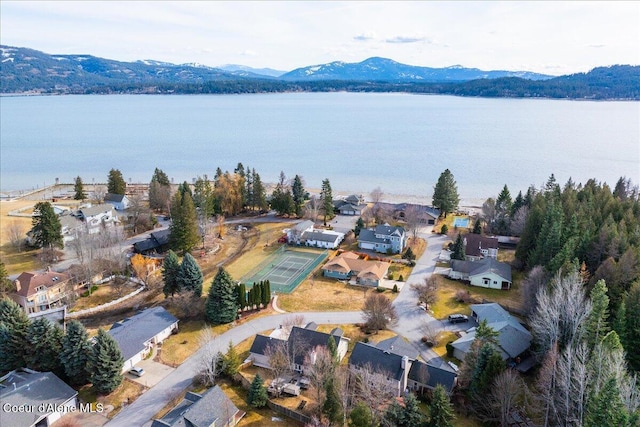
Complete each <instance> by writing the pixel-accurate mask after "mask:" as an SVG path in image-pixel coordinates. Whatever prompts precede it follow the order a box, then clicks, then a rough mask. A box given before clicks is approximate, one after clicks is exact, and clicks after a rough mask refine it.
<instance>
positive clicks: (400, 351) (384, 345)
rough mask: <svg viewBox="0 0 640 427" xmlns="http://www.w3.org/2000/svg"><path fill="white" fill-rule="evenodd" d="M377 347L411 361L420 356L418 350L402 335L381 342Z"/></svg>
mask: <svg viewBox="0 0 640 427" xmlns="http://www.w3.org/2000/svg"><path fill="white" fill-rule="evenodd" d="M376 347H378V348H379V349H380V350H382V351H386V352H389V353H394V354H397V355H400V356H408V357H409V358H410V359H415V358H417V357H418V354H419V352H418V350H417V349H416V348H415V347H414V346H413V345H411V343H409V342H407V341H406V340H405V339H404V338H403V337H401V336H400V335H396V336H395V337H392V338H388V339H386V340H383V341H380V342H379V343H378V344H376Z"/></svg>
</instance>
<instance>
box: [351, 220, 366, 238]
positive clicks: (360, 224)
mask: <svg viewBox="0 0 640 427" xmlns="http://www.w3.org/2000/svg"><path fill="white" fill-rule="evenodd" d="M363 228H364V220H363V219H362V217H358V220H357V221H356V226H355V228H354V229H353V234H355V235H356V237H357V236H359V235H360V231H362V229H363Z"/></svg>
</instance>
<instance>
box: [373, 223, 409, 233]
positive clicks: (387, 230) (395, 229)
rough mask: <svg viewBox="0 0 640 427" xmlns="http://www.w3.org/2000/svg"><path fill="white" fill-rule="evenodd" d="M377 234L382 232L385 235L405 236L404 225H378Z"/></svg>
mask: <svg viewBox="0 0 640 427" xmlns="http://www.w3.org/2000/svg"><path fill="white" fill-rule="evenodd" d="M375 233H376V234H381V235H383V236H391V235H397V236H404V228H402V227H393V226H391V225H389V224H382V225H377V226H376V229H375Z"/></svg>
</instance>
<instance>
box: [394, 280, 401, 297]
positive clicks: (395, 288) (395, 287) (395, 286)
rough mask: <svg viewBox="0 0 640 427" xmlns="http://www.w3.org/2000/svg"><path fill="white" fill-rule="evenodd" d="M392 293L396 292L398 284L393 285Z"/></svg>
mask: <svg viewBox="0 0 640 427" xmlns="http://www.w3.org/2000/svg"><path fill="white" fill-rule="evenodd" d="M400 277H402V276H400ZM393 293H394V294H397V293H398V285H396V284H394V285H393Z"/></svg>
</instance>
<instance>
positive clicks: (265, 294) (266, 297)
mask: <svg viewBox="0 0 640 427" xmlns="http://www.w3.org/2000/svg"><path fill="white" fill-rule="evenodd" d="M260 296H261V298H262V301H261V302H262V305H263V306H264V307H265V308H266V307H267V306H268V305H269V302H270V301H271V285H270V284H269V281H268V280H265V281H264V282H263V283H262V289H261V292H260Z"/></svg>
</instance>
